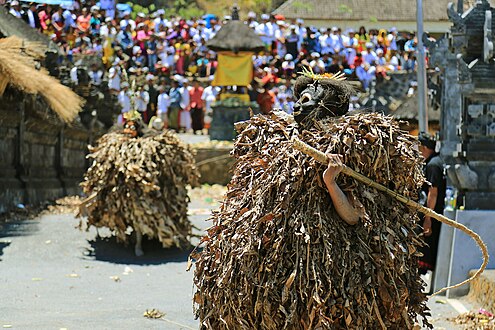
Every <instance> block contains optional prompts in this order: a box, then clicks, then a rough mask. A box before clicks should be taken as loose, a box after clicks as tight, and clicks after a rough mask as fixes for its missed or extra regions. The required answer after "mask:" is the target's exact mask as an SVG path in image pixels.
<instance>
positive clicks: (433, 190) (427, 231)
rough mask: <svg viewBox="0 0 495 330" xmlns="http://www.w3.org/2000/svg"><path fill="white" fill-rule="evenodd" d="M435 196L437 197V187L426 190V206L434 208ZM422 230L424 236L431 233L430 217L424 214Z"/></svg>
mask: <svg viewBox="0 0 495 330" xmlns="http://www.w3.org/2000/svg"><path fill="white" fill-rule="evenodd" d="M437 197H438V188H437V187H430V189H429V190H428V199H427V200H426V207H428V208H429V209H432V210H434V209H435V205H436V204H437ZM423 232H424V234H425V236H430V235H431V234H432V233H433V232H432V230H431V217H430V216H428V215H426V216H425V220H424V222H423Z"/></svg>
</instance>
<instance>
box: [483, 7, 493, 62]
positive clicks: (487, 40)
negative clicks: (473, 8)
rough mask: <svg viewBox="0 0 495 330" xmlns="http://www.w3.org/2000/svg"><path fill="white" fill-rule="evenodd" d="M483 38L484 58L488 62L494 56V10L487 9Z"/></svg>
mask: <svg viewBox="0 0 495 330" xmlns="http://www.w3.org/2000/svg"><path fill="white" fill-rule="evenodd" d="M484 31H485V34H484V38H483V60H484V61H485V62H486V63H488V62H489V61H490V60H491V59H492V58H493V35H492V12H491V11H489V10H487V11H485V26H484Z"/></svg>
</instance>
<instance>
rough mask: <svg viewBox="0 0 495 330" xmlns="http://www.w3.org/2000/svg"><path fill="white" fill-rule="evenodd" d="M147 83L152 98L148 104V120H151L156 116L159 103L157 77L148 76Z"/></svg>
mask: <svg viewBox="0 0 495 330" xmlns="http://www.w3.org/2000/svg"><path fill="white" fill-rule="evenodd" d="M146 83H147V87H148V94H149V97H150V101H149V102H148V109H147V110H146V111H147V118H148V119H149V118H151V117H153V116H156V115H157V113H156V108H157V103H158V94H159V91H158V89H157V88H156V87H155V76H153V75H152V74H147V75H146Z"/></svg>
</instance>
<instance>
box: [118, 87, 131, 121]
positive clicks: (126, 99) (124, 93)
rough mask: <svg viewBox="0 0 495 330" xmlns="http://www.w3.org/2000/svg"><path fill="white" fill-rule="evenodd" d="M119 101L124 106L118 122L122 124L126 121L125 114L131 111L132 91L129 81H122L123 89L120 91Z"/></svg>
mask: <svg viewBox="0 0 495 330" xmlns="http://www.w3.org/2000/svg"><path fill="white" fill-rule="evenodd" d="M119 89H120V87H119ZM117 101H118V102H119V105H120V106H121V107H122V110H121V113H120V115H119V119H118V123H119V124H122V123H124V116H123V114H124V113H126V112H129V111H131V93H130V92H129V83H127V82H123V83H122V90H121V91H120V92H119V94H118V96H117Z"/></svg>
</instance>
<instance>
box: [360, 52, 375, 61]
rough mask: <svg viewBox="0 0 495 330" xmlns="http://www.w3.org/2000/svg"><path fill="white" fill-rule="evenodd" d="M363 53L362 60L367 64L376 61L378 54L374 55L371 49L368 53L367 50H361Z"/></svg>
mask: <svg viewBox="0 0 495 330" xmlns="http://www.w3.org/2000/svg"><path fill="white" fill-rule="evenodd" d="M362 54H363V61H365V62H366V63H368V64H371V63H373V61H376V60H377V59H378V56H376V53H375V52H374V51H371V52H369V53H368V51H364V52H362Z"/></svg>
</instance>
